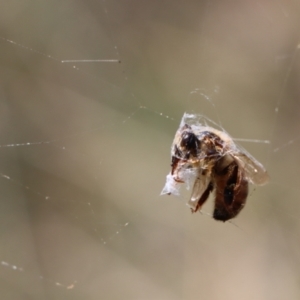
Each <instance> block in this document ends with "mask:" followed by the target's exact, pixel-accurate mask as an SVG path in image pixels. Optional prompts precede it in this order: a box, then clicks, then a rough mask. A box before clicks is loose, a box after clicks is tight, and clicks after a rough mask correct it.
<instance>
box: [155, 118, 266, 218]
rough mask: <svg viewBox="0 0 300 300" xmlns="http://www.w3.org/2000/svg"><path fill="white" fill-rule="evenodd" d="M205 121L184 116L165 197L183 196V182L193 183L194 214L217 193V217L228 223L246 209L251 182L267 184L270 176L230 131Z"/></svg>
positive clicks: (173, 151)
mask: <svg viewBox="0 0 300 300" xmlns="http://www.w3.org/2000/svg"><path fill="white" fill-rule="evenodd" d="M201 118H202V117H201V116H199V115H192V114H187V113H185V114H184V115H183V118H182V121H181V124H180V127H179V129H178V130H177V132H176V134H175V138H174V141H173V144H172V148H171V172H170V174H168V176H167V180H166V184H165V186H164V188H163V190H162V193H161V194H162V195H164V194H168V195H171V194H173V195H179V188H180V185H181V183H187V184H190V183H192V184H193V188H192V195H191V198H190V200H189V202H188V205H189V206H190V208H191V210H192V212H196V211H198V210H200V209H201V207H202V205H203V204H204V203H205V201H206V200H207V199H208V197H209V195H210V194H211V193H214V197H215V204H214V211H213V218H214V219H215V220H218V221H223V222H225V221H227V220H230V219H232V218H234V217H236V216H237V215H238V214H239V212H240V211H241V210H242V209H243V207H244V206H245V203H246V199H247V196H248V185H249V182H250V183H253V184H256V185H263V184H265V183H266V182H268V179H269V176H268V174H267V172H266V170H265V168H264V167H263V165H262V164H261V163H259V162H258V161H257V160H256V159H255V158H253V157H252V156H251V155H250V154H249V153H247V152H246V151H245V150H244V149H242V148H241V147H239V146H237V145H236V144H235V143H234V141H233V139H232V138H231V137H230V136H229V135H228V134H227V133H226V132H223V131H220V130H217V129H215V128H213V127H210V126H206V125H204V124H202V123H201Z"/></svg>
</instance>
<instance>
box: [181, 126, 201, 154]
mask: <svg viewBox="0 0 300 300" xmlns="http://www.w3.org/2000/svg"><path fill="white" fill-rule="evenodd" d="M181 146H182V147H184V148H185V149H186V150H187V151H188V153H189V154H191V155H193V156H196V155H197V153H198V149H199V146H200V141H199V140H198V138H197V136H196V135H195V134H194V133H193V132H184V133H183V134H182V138H181Z"/></svg>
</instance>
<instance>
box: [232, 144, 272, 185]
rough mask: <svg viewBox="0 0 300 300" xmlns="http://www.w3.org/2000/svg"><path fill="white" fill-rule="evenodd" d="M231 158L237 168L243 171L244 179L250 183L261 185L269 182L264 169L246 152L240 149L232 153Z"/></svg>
mask: <svg viewBox="0 0 300 300" xmlns="http://www.w3.org/2000/svg"><path fill="white" fill-rule="evenodd" d="M232 156H233V158H234V159H235V161H236V162H237V163H238V164H239V166H240V167H241V168H243V169H244V171H245V174H246V177H247V179H248V180H249V181H250V182H251V183H253V184H257V185H263V184H266V183H267V182H268V181H269V175H268V173H267V171H266V169H265V167H264V166H263V165H262V164H261V163H260V162H259V161H257V160H256V159H255V158H254V157H253V156H252V155H251V154H249V153H248V152H247V151H246V150H244V149H242V150H240V151H237V152H235V153H232Z"/></svg>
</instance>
